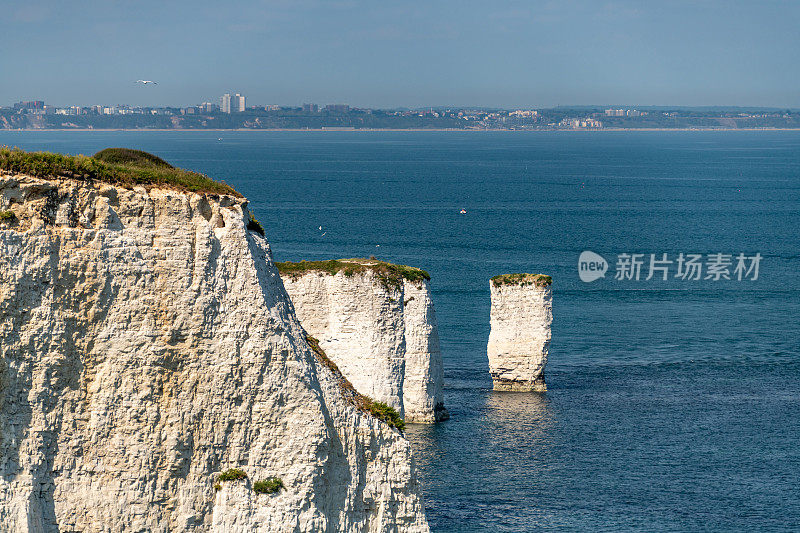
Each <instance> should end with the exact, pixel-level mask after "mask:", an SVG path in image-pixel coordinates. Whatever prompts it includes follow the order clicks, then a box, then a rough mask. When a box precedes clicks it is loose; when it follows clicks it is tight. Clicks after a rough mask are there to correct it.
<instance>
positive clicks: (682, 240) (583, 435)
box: [0, 131, 800, 532]
mask: <svg viewBox="0 0 800 533" xmlns="http://www.w3.org/2000/svg"><path fill="white" fill-rule="evenodd" d="M0 144H7V145H12V146H14V145H16V146H19V147H21V148H25V149H30V150H33V149H46V150H51V151H59V152H66V153H83V154H92V153H94V152H95V151H97V150H100V149H102V148H106V147H111V146H126V147H133V148H139V149H143V150H147V151H149V152H153V153H155V154H157V155H159V156H161V157H163V158H165V159H167V160H168V161H170V162H172V163H174V164H176V165H179V166H182V167H187V168H190V169H194V170H198V171H201V172H205V173H207V174H209V175H211V176H213V177H216V178H220V179H223V180H225V181H226V182H228V183H229V184H231V185H233V186H234V187H236V188H237V189H238V190H239V191H241V192H242V193H244V194H245V195H246V196H247V197H248V198H249V199H250V201H251V206H252V210H253V212H254V214H255V215H256V216H257V217H258V218H259V220H260V221H261V222H262V224H263V225H264V227H265V229H266V233H267V237H268V239H269V240H270V242H271V244H272V248H273V251H274V255H275V258H276V259H277V260H300V259H323V258H338V257H355V256H370V255H375V256H377V257H379V258H380V259H385V260H389V261H393V262H399V263H404V264H410V265H414V266H419V267H422V268H425V269H426V270H428V271H429V272H430V274H431V276H432V281H431V283H432V288H433V294H434V301H435V305H436V311H437V315H438V320H439V326H440V335H441V343H442V352H443V358H444V365H445V404H446V406H447V408H448V409H449V410H450V413H451V415H452V418H451V420H449V421H447V422H445V423H442V424H439V425H436V426H432V427H427V426H411V427H410V428H409V429H408V430H407V432H406V434H407V436H408V438H409V439H410V440H411V442H412V444H413V447H414V452H415V457H416V461H417V468H418V471H419V476H420V478H421V483H422V490H423V492H424V497H425V503H426V509H427V515H428V519H429V521H430V524H431V528H432V530H433V531H436V532H449V531H492V532H494V531H534V530H543V531H576V530H577V531H586V530H589V531H747V530H751V531H752V530H754V531H798V530H800V489H798V482H800V275H798V273H799V272H800V132H768V131H764V132H735V131H730V132H602V131H601V132H527V133H522V132H238V131H237V132H54V131H42V132H8V131H2V132H0ZM462 208H463V209H465V210H466V211H467V213H466V214H465V215H462V214H459V211H460V210H461V209H462ZM320 226H322V228H323V230H321V231H320V230H319V229H318V228H319V227H320ZM323 233H325V234H324V235H323ZM586 250H591V251H593V252H595V253H597V254H599V255H600V256H602V257H603V258H604V259H605V260H606V261H607V263H608V272H607V273H606V276H605V278H601V279H598V280H595V281H593V282H591V283H585V282H582V281H581V280H580V278H579V276H578V256H579V255H580V254H581V252H583V251H586ZM621 254H629V255H633V254H642V255H641V256H636V257H639V258H640V259H641V260H642V263H643V264H642V267H641V275H640V279H638V280H636V279H635V277H633V276H632V279H620V280H617V279H615V273H616V268H617V263H618V262H619V261H620V255H621ZM651 254H653V255H654V257H655V259H657V260H661V259H663V258H664V257H663V254H667V257H666V259H667V260H668V261H672V262H673V263H672V264H671V265H669V267H668V268H669V270H668V276H669V279H668V280H666V281H664V280H663V279H662V275H661V271H657V274H656V275H655V276H653V278H652V279H649V280H647V279H646V277H647V276H648V272H649V266H650V259H651ZM680 254H684V256H685V257H688V255H689V254H698V255H701V257H702V261H703V268H705V269H707V268H708V267H709V262H711V259H710V258H709V255H711V256H716V254H723V258H722V259H724V260H725V261H721V262H720V261H717V263H718V264H721V265H724V264H725V262H726V261H727V260H729V262H730V265H729V268H728V269H727V271H728V277H730V278H731V279H730V280H727V279H725V278H724V277H721V278H720V279H719V280H714V279H713V277H712V279H704V278H705V275H706V273H707V270H703V271H702V278H703V279H699V280H693V279H681V278H676V277H675V274H676V273H677V266H678V265H677V258H678V257H679V255H680ZM740 254H743V256H744V257H745V259H748V258H752V257H755V256H756V254H760V257H761V259H760V263H759V273H758V278H757V279H752V278H753V277H755V276H754V272H753V271H752V270H751V271H750V273H749V275H746V274H747V272H746V271H745V272H741V271H740V273H744V274H745V275H744V276H743V279H742V280H738V279H737V275H736V273H735V267H736V264H737V259H736V258H737V256H739V255H740ZM728 255H729V256H731V257H730V258H728V257H726V256H728ZM623 257H625V256H624V255H623ZM746 266H748V267H750V266H752V265H751V264H750V263H746ZM723 270H724V269H723ZM510 272H534V273H539V272H541V273H546V274H550V275H552V276H553V313H554V322H553V334H552V336H553V338H552V343H551V347H550V348H551V349H550V359H549V362H548V365H547V384H548V391H547V392H546V393H541V394H538V393H500V392H493V391H492V389H491V379H490V377H489V373H488V365H487V359H486V342H487V339H488V335H489V281H488V280H489V278H490V277H491V276H493V275H495V274H502V273H510Z"/></svg>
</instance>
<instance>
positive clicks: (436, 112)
mask: <svg viewBox="0 0 800 533" xmlns="http://www.w3.org/2000/svg"><path fill="white" fill-rule="evenodd" d="M246 104H247V103H246V98H245V96H244V95H243V94H240V93H226V94H224V95H223V96H221V97H220V99H219V103H218V104H217V103H214V102H202V103H200V104H198V105H194V106H187V107H171V106H163V107H146V106H132V105H125V104H120V105H92V106H75V105H73V106H64V107H60V106H53V105H49V104H47V103H46V102H45V101H43V100H27V101H20V102H17V103H15V104H13V105H11V106H7V107H4V106H0V129H5V130H14V129H26V130H27V129H174V130H198V129H299V130H358V129H448V130H449V129H453V130H602V129H698V130H711V129H800V110H798V109H784V108H765V107H732V106H704V107H689V106H687V107H682V106H663V107H662V106H637V107H628V106H612V107H606V106H591V105H588V106H559V107H552V108H529V109H502V108H481V107H428V108H417V109H408V108H395V109H372V108H360V107H351V106H350V105H348V104H340V103H337V104H327V105H319V104H314V103H304V104H302V105H300V106H280V105H251V106H247V105H246Z"/></svg>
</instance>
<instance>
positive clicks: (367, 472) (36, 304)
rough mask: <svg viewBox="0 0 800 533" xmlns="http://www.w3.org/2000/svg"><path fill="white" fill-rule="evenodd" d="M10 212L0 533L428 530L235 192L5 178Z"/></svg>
mask: <svg viewBox="0 0 800 533" xmlns="http://www.w3.org/2000/svg"><path fill="white" fill-rule="evenodd" d="M0 174H3V173H0ZM0 211H2V212H3V213H8V214H7V215H4V216H3V217H0V339H1V341H0V531H3V532H5V531H9V532H10V531H27V530H30V531H56V530H63V531H72V530H79V531H154V532H167V531H225V532H230V531H256V530H257V531H309V532H311V531H314V532H317V531H348V532H356V531H375V532H379V531H380V532H383V531H408V532H424V531H427V530H428V526H427V523H426V520H425V515H424V510H423V506H422V501H421V498H420V492H419V485H418V482H417V478H416V474H415V472H414V464H413V458H412V456H411V450H410V447H409V444H408V442H407V441H406V440H405V438H403V436H402V435H401V434H400V433H399V432H398V431H397V430H395V429H392V428H390V427H389V426H388V425H386V424H385V423H383V422H381V421H379V420H377V419H375V418H374V417H372V416H370V415H368V414H365V413H363V412H362V411H360V410H359V409H357V408H356V407H354V406H353V405H352V402H350V401H348V400H347V398H345V397H344V396H343V392H342V389H341V387H340V385H339V383H338V381H337V378H336V376H335V375H333V373H332V372H331V371H330V370H329V369H328V368H326V367H325V365H323V364H320V363H319V361H318V360H317V358H316V357H315V356H314V355H313V354H312V352H311V350H310V348H309V346H308V344H307V342H306V340H305V333H304V331H303V330H302V328H301V326H300V324H299V322H298V321H297V319H296V317H295V316H294V313H293V309H292V305H291V304H290V302H289V299H288V296H287V295H286V292H285V291H284V288H283V283H282V282H281V279H280V277H279V274H278V272H277V270H276V268H275V267H274V264H273V262H272V258H271V254H270V251H269V246H268V244H267V241H266V240H265V239H264V238H263V237H261V236H260V235H259V234H257V233H255V232H253V231H248V229H247V226H248V224H249V223H250V215H249V213H248V210H247V202H246V201H245V200H244V199H243V198H240V197H238V196H234V195H226V194H202V193H192V192H181V191H176V190H171V189H165V188H158V187H148V188H145V187H134V188H126V187H122V186H113V185H108V184H101V183H97V182H91V181H78V180H71V179H58V180H56V179H39V178H33V177H30V176H26V175H19V174H13V173H8V172H6V173H4V174H3V175H0ZM230 468H238V469H241V470H243V471H245V472H246V473H247V476H248V478H247V479H245V480H242V481H229V482H223V483H221V484H220V486H219V487H217V488H215V485H216V484H217V483H218V475H219V473H220V472H222V471H224V470H227V469H230ZM274 477H275V478H279V479H281V480H282V484H283V485H284V487H283V488H281V489H280V490H278V491H276V492H275V493H269V494H259V493H257V492H255V491H254V490H253V486H251V480H252V482H253V483H255V482H256V481H259V480H268V479H272V478H274ZM217 489H218V490H217Z"/></svg>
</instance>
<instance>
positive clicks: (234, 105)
mask: <svg viewBox="0 0 800 533" xmlns="http://www.w3.org/2000/svg"><path fill="white" fill-rule="evenodd" d="M220 100H221V101H222V105H221V106H220V108H221V110H222V112H223V113H231V112H234V111H235V112H237V113H241V112H243V111H244V110H245V101H244V95H241V94H239V93H236V94H235V95H233V96H231V94H230V93H225V94H223V95H222V98H221V99H220Z"/></svg>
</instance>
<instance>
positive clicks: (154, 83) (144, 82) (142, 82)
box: [136, 80, 158, 85]
mask: <svg viewBox="0 0 800 533" xmlns="http://www.w3.org/2000/svg"><path fill="white" fill-rule="evenodd" d="M136 83H141V84H142V85H147V84H148V83H152V84H153V85H158V84H157V83H156V82H154V81H152V80H136Z"/></svg>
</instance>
